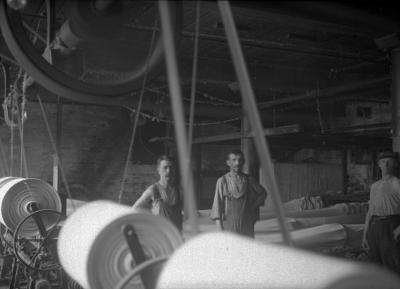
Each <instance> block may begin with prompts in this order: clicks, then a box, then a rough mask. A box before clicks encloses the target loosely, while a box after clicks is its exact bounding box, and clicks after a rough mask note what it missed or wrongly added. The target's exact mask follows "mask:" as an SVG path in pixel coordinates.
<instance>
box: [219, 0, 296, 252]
mask: <svg viewBox="0 0 400 289" xmlns="http://www.w3.org/2000/svg"><path fill="white" fill-rule="evenodd" d="M218 6H219V10H220V12H221V17H222V22H223V23H224V28H225V32H226V36H227V39H228V44H229V45H228V46H229V49H230V51H231V55H232V60H233V64H234V67H235V71H236V76H237V78H238V81H239V86H240V92H241V94H242V102H243V103H244V109H245V111H246V115H247V117H248V119H249V121H250V126H251V128H252V130H253V133H254V136H255V146H256V149H257V153H258V156H259V158H260V163H261V167H262V168H263V169H264V171H265V172H266V177H267V181H268V183H269V184H270V193H271V195H272V200H273V203H274V208H275V212H276V215H277V218H278V221H279V225H280V227H281V233H282V237H283V240H284V242H285V243H286V244H287V245H290V246H292V240H291V238H290V233H289V230H288V229H287V226H286V222H285V213H284V210H283V207H282V202H281V198H280V194H279V189H278V185H277V182H276V179H275V174H274V168H273V167H272V160H271V155H270V153H269V149H268V145H267V141H266V139H265V137H264V134H263V126H262V123H261V118H260V114H259V112H258V107H257V103H256V100H255V97H254V92H253V88H252V86H251V82H250V78H249V73H248V71H247V67H246V62H245V60H244V56H243V52H242V48H241V46H240V42H239V36H238V34H237V31H236V26H235V21H234V20H233V16H232V11H231V8H230V4H229V2H228V1H221V0H219V1H218Z"/></svg>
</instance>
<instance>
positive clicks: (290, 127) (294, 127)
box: [193, 124, 302, 144]
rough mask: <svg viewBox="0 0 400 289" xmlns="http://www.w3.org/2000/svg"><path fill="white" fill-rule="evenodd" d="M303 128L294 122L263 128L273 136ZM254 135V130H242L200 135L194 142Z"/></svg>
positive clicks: (267, 134) (265, 132)
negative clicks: (243, 131) (244, 131)
mask: <svg viewBox="0 0 400 289" xmlns="http://www.w3.org/2000/svg"><path fill="white" fill-rule="evenodd" d="M301 130H302V129H301V127H300V125H299V124H293V125H286V126H279V127H273V128H266V129H264V130H263V133H264V135H265V136H272V135H282V134H291V133H298V132H300V131H301ZM252 137H254V134H253V133H252V132H247V133H245V134H242V133H241V132H235V133H228V134H220V135H213V136H203V137H198V138H195V139H194V140H193V144H201V143H213V142H220V141H227V140H234V139H241V138H252Z"/></svg>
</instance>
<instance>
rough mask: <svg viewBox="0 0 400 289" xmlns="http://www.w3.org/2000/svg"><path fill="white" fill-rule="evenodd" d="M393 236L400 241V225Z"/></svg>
mask: <svg viewBox="0 0 400 289" xmlns="http://www.w3.org/2000/svg"><path fill="white" fill-rule="evenodd" d="M393 238H394V239H395V240H396V241H400V226H398V227H397V228H396V229H394V230H393Z"/></svg>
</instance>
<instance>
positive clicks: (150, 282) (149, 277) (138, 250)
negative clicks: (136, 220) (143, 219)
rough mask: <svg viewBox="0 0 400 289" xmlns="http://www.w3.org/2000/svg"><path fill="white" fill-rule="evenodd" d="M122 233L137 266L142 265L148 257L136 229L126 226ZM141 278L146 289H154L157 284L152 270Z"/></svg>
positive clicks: (146, 271)
mask: <svg viewBox="0 0 400 289" xmlns="http://www.w3.org/2000/svg"><path fill="white" fill-rule="evenodd" d="M122 232H123V235H124V238H125V240H126V243H127V245H128V248H129V251H130V252H131V254H132V257H133V260H134V261H135V266H138V265H140V264H142V263H143V262H145V261H146V255H145V254H144V251H143V248H142V245H141V244H140V242H139V238H138V236H137V234H136V231H135V229H134V228H133V226H132V225H129V224H128V225H124V226H123V227H122ZM140 278H141V279H142V282H143V287H144V288H145V289H153V288H154V286H155V284H154V279H155V278H154V276H153V273H152V271H150V269H147V270H145V271H143V272H142V273H141V274H140Z"/></svg>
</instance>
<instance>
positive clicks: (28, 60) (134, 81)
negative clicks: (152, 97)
mask: <svg viewBox="0 0 400 289" xmlns="http://www.w3.org/2000/svg"><path fill="white" fill-rule="evenodd" d="M34 2H36V1H32V2H31V1H28V5H29V3H33V4H32V5H34V4H35V3H34ZM93 2H94V1H67V2H66V3H67V4H68V5H72V7H73V8H74V9H75V10H74V11H75V12H76V11H78V12H79V11H81V12H82V11H84V12H82V13H81V16H80V17H78V16H75V17H72V16H71V19H72V20H71V21H73V22H74V23H72V24H71V28H73V26H74V25H75V26H78V27H79V25H85V29H81V30H82V31H83V32H82V33H79V35H81V36H82V37H85V35H87V34H85V33H87V31H89V32H90V31H91V30H90V29H92V27H93V25H91V26H90V23H89V22H90V21H89V22H88V21H85V16H86V15H87V14H88V13H89V12H87V11H89V10H90V9H89V8H87V5H85V3H86V4H87V3H93ZM114 2H115V3H118V2H121V3H128V2H129V3H132V2H133V3H139V2H140V3H142V2H143V3H146V4H140V5H149V4H148V3H150V2H149V1H114ZM156 4H157V3H153V4H152V5H153V8H151V9H152V11H153V10H154V11H153V12H152V14H151V15H152V17H153V21H152V22H151V23H148V25H149V26H152V25H153V24H154V23H155V19H156V18H158V9H157V5H156ZM36 5H37V2H36ZM136 5H139V4H136ZM169 5H170V11H171V15H172V17H171V18H172V22H173V23H172V24H173V27H174V29H175V31H180V27H181V22H182V7H181V5H182V4H181V3H179V1H170V2H169ZM92 6H93V5H92ZM85 9H86V10H85ZM88 9H89V10H88ZM146 13H147V12H146ZM77 14H78V15H79V13H73V15H77ZM92 14H96V13H92ZM100 14H101V13H97V14H96V15H97V16H98V15H100ZM26 15H28V13H26V14H24V9H22V10H20V11H15V10H13V9H11V8H10V7H8V5H7V3H6V1H5V0H3V1H1V4H0V27H1V31H2V35H3V37H4V39H5V41H6V43H7V45H8V47H9V50H10V51H11V53H12V54H13V56H14V57H15V59H16V60H17V61H18V63H19V64H20V65H21V67H22V68H23V69H24V70H26V71H27V72H28V73H29V74H30V75H31V76H32V77H33V79H34V80H35V81H37V82H38V83H39V84H41V85H42V86H43V87H45V88H47V89H48V90H50V91H51V92H53V93H55V94H57V95H60V96H62V97H65V98H69V99H71V100H73V101H78V102H87V103H99V104H110V105H118V104H122V105H124V104H128V103H129V96H128V94H130V93H132V92H135V91H137V90H138V89H139V88H140V87H141V86H142V81H143V77H144V75H145V70H146V68H148V76H147V79H149V80H151V79H152V78H154V77H155V76H157V75H158V74H159V73H160V72H161V71H162V68H163V65H162V64H163V63H162V62H163V61H162V60H163V52H164V48H163V43H162V38H161V34H160V33H156V39H155V41H154V44H153V47H154V49H153V50H152V54H151V56H150V58H149V64H148V66H147V65H146V60H147V58H148V54H149V53H148V51H149V47H150V43H145V44H144V46H146V47H147V48H146V49H145V48H139V46H140V45H136V46H135V45H132V44H134V41H135V40H136V39H137V38H136V35H144V33H147V34H146V35H147V36H146V37H147V38H146V39H149V35H150V36H151V35H152V33H153V32H152V31H148V30H147V31H141V32H137V31H138V30H140V29H136V30H134V29H135V28H134V29H133V30H132V29H131V30H130V31H131V33H132V34H133V33H134V32H135V31H136V32H135V33H137V34H134V35H135V38H134V39H132V37H133V36H132V37H131V39H128V38H129V37H128V36H129V35H131V34H125V35H124V36H125V37H124V38H123V39H121V37H120V38H119V40H120V41H122V42H120V43H116V44H115V43H113V39H109V37H112V33H110V31H107V33H104V34H103V36H102V37H103V39H102V41H99V42H95V43H92V42H90V41H91V40H92V39H89V42H90V45H89V46H91V48H92V50H90V52H89V53H86V56H87V57H88V59H91V58H94V57H96V59H94V60H93V63H95V62H96V61H103V60H104V59H105V60H104V61H105V62H106V65H109V64H110V63H113V62H114V61H113V60H112V59H111V60H109V58H112V57H115V58H116V59H117V58H118V57H119V56H121V55H118V53H110V54H107V55H106V57H103V55H102V54H99V55H95V56H93V52H94V53H96V51H98V50H102V49H103V48H104V47H106V46H107V44H109V45H116V46H118V47H122V45H123V44H125V46H124V48H123V49H124V50H123V51H124V52H127V51H132V52H131V54H130V57H129V58H126V59H124V60H125V62H128V63H129V61H133V62H135V61H136V62H139V64H138V65H137V66H135V67H129V69H130V70H129V71H111V72H110V71H107V72H104V70H102V65H103V64H101V65H99V66H100V68H99V69H98V70H95V73H94V74H96V73H103V72H104V75H100V76H93V75H89V80H85V77H86V76H84V77H82V75H78V76H77V75H75V74H74V73H68V71H67V70H66V69H64V67H63V68H60V67H56V66H55V65H52V64H50V63H49V62H48V61H47V60H46V59H45V58H44V57H43V56H42V55H43V53H44V51H43V45H42V47H41V49H38V46H37V45H35V44H34V43H33V41H32V40H31V39H29V37H30V36H32V35H33V34H31V33H33V32H32V27H31V28H30V32H28V30H29V29H26V28H25V27H27V23H26V22H27V21H28V20H29V19H32V18H28V16H26ZM66 15H67V16H66V17H68V14H66ZM71 15H72V14H71ZM39 16H40V17H41V18H42V21H43V19H45V17H43V16H42V15H37V17H38V18H39ZM89 16H90V17H91V15H89ZM89 16H88V17H87V18H89V19H91V18H90V17H89ZM134 16H135V15H134ZM29 17H31V16H29ZM114 18H115V15H114ZM67 19H68V18H67ZM93 19H94V22H95V21H99V19H96V18H95V17H93ZM101 19H102V18H100V20H101ZM69 20H70V19H68V20H67V21H69ZM86 20H87V19H86ZM135 20H136V19H135ZM32 21H34V20H32ZM67 21H65V22H64V23H63V24H65V23H66V22H67ZM159 22H160V21H158V23H159ZM31 23H36V22H31ZM73 24H74V25H73ZM28 25H29V24H28ZM32 25H33V24H32ZM60 26H61V25H60V24H58V27H57V28H56V29H60ZM86 26H87V27H86ZM124 26H126V25H125V24H124ZM86 28H87V29H86ZM125 28H126V27H125ZM74 29H75V28H74ZM37 30H39V31H40V30H43V29H37ZM126 30H127V29H125V30H123V31H126ZM118 31H119V30H118ZM132 31H133V32H132ZM36 32H38V31H36ZM42 33H43V31H42ZM96 33H97V34H99V32H96ZM96 33H93V35H94V36H96ZM123 33H125V32H123ZM140 33H141V34H140ZM175 34H176V36H178V35H179V33H175ZM42 38H46V37H42ZM150 38H151V37H150ZM97 39H98V40H99V39H100V38H97ZM138 39H140V38H138ZM86 40H87V39H83V43H86V42H85V41H86ZM42 41H43V40H42ZM124 41H125V42H124ZM89 42H88V43H89ZM110 43H112V44H110ZM121 43H122V44H121ZM136 44H137V43H136ZM128 45H129V46H128ZM83 46H85V45H83ZM96 49H97V50H96ZM104 49H105V51H106V50H107V49H106V48H104ZM110 49H111V48H110ZM121 49H122V48H121ZM129 49H131V50H129ZM134 49H139V50H140V49H141V50H140V51H142V50H146V52H144V54H145V55H137V54H135V50H134ZM110 51H114V50H110ZM104 53H105V52H104ZM86 56H85V57H86ZM121 58H122V57H121ZM133 59H135V60H133ZM84 61H86V62H87V60H86V59H85V60H84ZM107 61H108V62H107ZM65 62H66V63H69V64H68V65H70V64H71V63H73V61H65ZM86 62H82V63H84V64H85V65H86ZM120 62H121V65H123V61H122V60H121V61H120ZM77 63H78V62H77ZM79 63H80V62H79ZM95 65H96V63H95ZM77 66H78V65H77ZM124 69H128V68H124ZM90 73H92V74H93V70H90V72H89V74H90ZM85 74H87V72H85ZM111 74H113V75H111ZM107 77H110V78H111V79H107Z"/></svg>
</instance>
